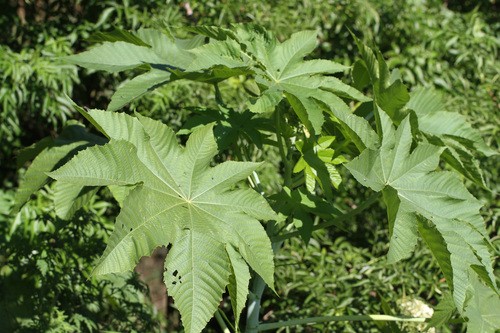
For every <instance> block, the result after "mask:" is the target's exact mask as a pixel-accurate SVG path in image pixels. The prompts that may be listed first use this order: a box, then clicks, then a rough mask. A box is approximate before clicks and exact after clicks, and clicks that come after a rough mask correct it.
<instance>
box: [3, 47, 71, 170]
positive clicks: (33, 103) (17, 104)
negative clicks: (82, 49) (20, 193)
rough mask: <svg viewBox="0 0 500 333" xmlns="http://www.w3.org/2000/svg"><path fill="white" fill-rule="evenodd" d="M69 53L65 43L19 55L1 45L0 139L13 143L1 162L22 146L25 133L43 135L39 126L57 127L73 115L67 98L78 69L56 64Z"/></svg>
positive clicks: (4, 148) (4, 151)
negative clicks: (58, 59)
mask: <svg viewBox="0 0 500 333" xmlns="http://www.w3.org/2000/svg"><path fill="white" fill-rule="evenodd" d="M69 52H70V51H69V47H68V45H67V43H66V41H64V40H62V39H61V40H50V41H48V42H47V44H46V45H42V46H39V47H37V48H36V49H30V50H23V51H21V52H20V53H16V52H14V51H12V50H11V49H10V48H9V47H8V46H4V45H0V73H2V83H1V84H0V105H1V111H0V118H1V119H2V123H1V124H0V137H1V138H2V140H5V142H12V144H11V145H9V146H2V149H1V151H0V159H2V160H3V159H6V158H10V157H11V155H12V153H13V148H19V147H20V146H21V142H20V139H21V137H22V135H26V134H25V133H23V130H24V131H26V130H28V129H29V130H31V131H35V133H40V134H42V135H43V129H44V127H43V126H40V123H44V124H45V125H44V126H47V127H58V126H59V125H60V124H61V123H64V122H65V121H66V119H67V118H68V116H69V115H70V114H71V107H70V106H69V105H68V103H67V102H65V101H64V94H70V93H71V91H72V89H73V85H74V84H75V83H76V82H78V76H77V71H76V67H75V66H72V65H68V64H62V63H61V62H60V61H59V62H56V61H54V60H53V58H54V57H56V56H59V55H61V54H67V53H69ZM40 134H39V135H40ZM7 149H8V150H7Z"/></svg>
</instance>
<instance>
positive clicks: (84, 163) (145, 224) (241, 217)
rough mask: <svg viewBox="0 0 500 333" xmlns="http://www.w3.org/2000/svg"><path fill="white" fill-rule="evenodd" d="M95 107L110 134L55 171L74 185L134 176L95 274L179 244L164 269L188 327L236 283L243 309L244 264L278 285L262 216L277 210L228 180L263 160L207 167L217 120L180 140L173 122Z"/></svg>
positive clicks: (127, 266) (125, 181)
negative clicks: (103, 142) (181, 143)
mask: <svg viewBox="0 0 500 333" xmlns="http://www.w3.org/2000/svg"><path fill="white" fill-rule="evenodd" d="M88 117H89V118H91V119H92V120H93V122H95V123H97V124H99V126H100V128H102V130H103V131H104V132H105V134H106V135H107V136H108V137H109V138H110V139H111V141H110V142H109V143H108V144H106V145H104V146H99V147H92V148H90V149H87V150H84V151H82V152H80V153H79V154H78V155H77V156H75V157H74V158H73V159H72V160H71V161H70V162H68V163H67V164H65V165H64V166H63V167H61V168H60V169H58V170H56V171H54V172H52V173H50V176H51V177H53V178H55V179H56V180H57V181H58V182H61V183H70V184H73V185H74V186H103V185H113V186H116V185H118V186H123V185H126V186H131V185H136V187H135V188H134V189H132V190H131V191H130V194H129V195H128V196H127V197H126V199H125V201H124V202H123V206H122V210H121V212H120V214H119V215H118V217H117V220H116V224H115V230H114V232H113V234H112V235H111V237H110V238H109V242H108V246H107V248H106V250H105V252H104V254H103V256H102V258H101V260H100V261H99V263H98V264H97V266H96V267H95V269H94V274H107V273H114V272H123V271H127V270H132V269H133V268H134V267H135V265H136V264H137V262H138V261H139V259H140V258H141V257H142V256H146V255H150V254H151V252H152V251H153V250H154V249H155V248H156V247H158V246H161V245H165V246H166V245H168V244H172V248H171V250H170V252H169V255H168V257H167V260H166V262H165V268H166V269H165V274H164V278H165V283H166V285H167V287H168V289H169V293H170V294H171V295H172V296H173V298H174V300H175V302H176V305H177V307H178V308H179V310H180V312H181V316H182V319H183V323H184V326H185V329H186V331H187V332H200V331H201V330H202V329H203V327H204V326H205V325H206V323H207V322H208V320H209V319H210V318H211V317H212V315H213V313H214V312H215V310H216V309H217V307H218V305H219V302H220V301H221V299H222V294H223V292H224V290H225V288H226V286H227V285H228V284H229V283H233V285H231V286H229V287H228V288H229V290H230V291H231V290H233V291H231V293H232V297H234V304H236V305H235V309H236V310H237V311H241V304H243V303H244V302H245V300H244V299H241V298H242V297H245V296H246V291H245V288H248V286H246V287H245V286H244V285H245V280H246V277H247V276H248V273H247V270H248V268H247V265H249V266H250V267H251V268H252V269H253V270H254V271H255V272H257V273H258V274H259V275H260V276H261V277H262V278H263V279H264V281H265V282H266V283H267V284H268V285H269V286H271V287H273V284H274V280H273V271H274V266H273V259H272V258H273V252H272V249H271V242H270V240H269V238H268V236H267V234H266V232H265V230H264V228H263V227H262V225H261V224H260V222H259V220H270V219H275V218H276V216H275V213H274V212H273V210H272V209H271V208H270V207H269V205H268V204H267V202H266V200H265V199H264V198H263V197H262V196H261V195H259V194H258V193H257V192H255V191H253V190H251V189H244V188H240V189H231V188H232V186H233V185H234V184H235V183H236V182H238V181H240V180H243V179H245V178H246V177H247V176H248V175H250V174H251V173H252V172H253V171H254V170H255V169H256V168H257V167H258V166H259V164H258V163H248V162H232V161H229V162H225V163H222V164H220V165H217V166H215V167H210V166H209V164H210V162H211V160H212V158H213V156H214V155H215V154H216V153H217V145H216V142H215V139H214V136H213V129H212V126H204V127H202V128H200V129H197V130H196V131H194V132H193V133H192V134H191V136H190V137H189V140H188V141H187V143H186V147H185V148H182V147H180V146H179V145H178V143H177V140H176V137H175V134H174V133H173V132H172V131H171V130H170V129H169V128H168V127H167V126H166V125H164V124H162V123H160V122H157V121H153V120H151V119H149V118H145V117H142V116H139V115H138V116H137V117H138V118H135V117H131V116H128V115H126V114H118V113H107V112H103V111H98V110H91V111H89V113H88ZM231 249H232V250H231ZM231 251H234V252H235V253H233V252H231ZM236 254H238V255H239V256H241V257H242V258H243V259H244V262H245V264H244V265H243V264H242V262H241V261H238V255H236ZM231 276H233V277H231ZM235 290H236V292H234V291H235ZM234 304H233V305H234Z"/></svg>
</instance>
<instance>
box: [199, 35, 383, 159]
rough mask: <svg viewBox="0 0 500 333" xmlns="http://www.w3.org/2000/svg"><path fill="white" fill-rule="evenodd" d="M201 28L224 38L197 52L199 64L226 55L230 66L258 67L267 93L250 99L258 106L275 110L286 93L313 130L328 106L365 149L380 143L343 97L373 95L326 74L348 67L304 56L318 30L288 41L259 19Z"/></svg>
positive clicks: (259, 79) (363, 98) (318, 128)
mask: <svg viewBox="0 0 500 333" xmlns="http://www.w3.org/2000/svg"><path fill="white" fill-rule="evenodd" d="M197 32H199V33H205V34H206V35H207V36H209V37H212V38H217V39H219V40H218V41H216V42H215V43H217V48H216V49H217V52H212V53H211V54H209V53H208V50H207V49H205V50H204V51H205V52H206V53H204V58H203V59H199V58H197V60H196V62H197V67H196V69H198V70H200V69H208V68H211V67H212V66H215V65H216V64H217V63H222V61H224V62H225V64H228V65H230V66H248V67H250V68H252V71H253V72H254V73H255V76H256V78H255V79H256V82H257V83H258V84H259V85H260V86H261V87H262V94H261V96H259V97H258V98H257V99H256V100H255V101H252V102H251V103H249V108H250V110H251V111H252V112H256V113H265V112H271V111H273V110H274V109H275V108H276V106H277V105H278V104H279V103H280V102H281V101H282V100H283V99H286V100H287V101H288V102H289V104H290V105H291V106H292V108H293V110H294V111H295V113H296V114H297V116H298V117H299V119H300V120H301V122H302V123H303V124H305V125H306V126H307V127H308V129H309V130H310V131H311V132H313V131H314V132H316V133H319V132H320V131H321V126H322V124H323V123H324V121H325V119H324V112H327V113H329V114H331V115H333V116H334V117H335V118H336V119H337V120H338V121H339V122H340V123H341V124H342V125H344V126H346V127H347V128H348V129H350V130H349V131H345V132H346V134H347V136H348V137H351V138H352V139H353V141H354V142H355V143H356V144H357V145H358V146H359V147H360V148H361V149H364V148H365V147H375V146H376V145H377V140H378V138H377V136H376V134H375V132H374V131H373V130H372V128H371V127H370V126H369V124H368V122H367V121H366V120H365V119H363V118H360V117H358V116H356V115H354V114H352V112H351V110H350V108H349V107H348V106H347V104H346V103H345V102H344V101H343V100H342V99H341V98H340V97H345V98H349V99H354V100H359V101H367V100H369V98H367V97H366V96H364V95H363V94H362V93H360V92H359V91H358V90H356V89H354V88H353V87H351V86H349V85H347V84H345V83H343V82H342V81H340V80H338V79H337V78H335V77H333V76H328V75H325V74H335V73H339V72H342V71H345V70H347V69H348V67H346V66H343V65H341V64H338V63H335V62H333V61H329V60H303V59H304V57H305V56H307V55H308V54H310V53H311V52H312V51H313V50H314V49H315V48H316V45H317V33H316V32H315V31H301V32H298V33H295V34H293V35H292V36H291V37H290V39H288V40H286V41H284V42H283V43H280V42H278V41H277V39H276V38H275V37H274V36H273V35H271V34H270V33H268V32H266V31H265V30H264V29H262V28H261V27H259V26H255V25H235V26H233V29H232V30H231V31H228V30H227V29H221V28H215V27H211V28H205V29H197ZM237 44H239V45H240V49H239V50H238V52H236V51H234V50H235V49H236V45H237ZM221 50H225V51H224V52H221ZM220 54H224V55H225V57H231V55H232V54H236V55H235V56H234V57H232V61H233V62H228V60H227V59H226V58H223V59H218V57H220ZM202 60H203V61H202ZM339 96H340V97H339Z"/></svg>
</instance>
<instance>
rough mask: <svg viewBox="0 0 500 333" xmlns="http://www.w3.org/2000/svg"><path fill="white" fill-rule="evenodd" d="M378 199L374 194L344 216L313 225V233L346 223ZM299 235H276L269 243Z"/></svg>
mask: <svg viewBox="0 0 500 333" xmlns="http://www.w3.org/2000/svg"><path fill="white" fill-rule="evenodd" d="M379 197H380V193H374V194H373V195H372V196H371V197H369V198H368V199H367V200H366V201H364V202H363V203H362V204H361V205H359V207H357V208H356V209H353V210H351V211H349V212H347V213H345V214H342V215H339V216H337V217H336V218H334V219H333V220H331V221H327V222H323V223H320V224H318V225H315V226H314V227H313V231H316V230H320V229H326V228H328V227H331V226H332V225H335V224H337V223H339V222H343V221H346V220H348V219H350V218H352V217H354V216H356V215H358V214H359V213H361V212H362V211H364V210H365V209H366V208H368V207H370V206H371V205H372V204H373V203H375V202H376V201H377V200H378V198H379ZM299 235H300V233H299V232H298V231H294V232H289V233H286V234H283V235H277V236H274V237H271V241H272V242H273V243H274V242H282V241H284V240H286V239H290V238H293V237H297V236H299Z"/></svg>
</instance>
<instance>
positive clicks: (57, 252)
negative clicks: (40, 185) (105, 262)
mask: <svg viewBox="0 0 500 333" xmlns="http://www.w3.org/2000/svg"><path fill="white" fill-rule="evenodd" d="M0 196H1V199H0V207H2V210H1V212H0V235H1V236H0V252H1V253H2V255H1V256H0V295H1V296H0V330H1V331H2V332H28V331H29V332H68V331H71V332H73V331H78V332H100V331H102V330H115V331H124V330H126V331H134V332H139V331H144V330H147V331H150V330H156V329H157V327H158V326H159V322H160V318H157V317H156V315H155V314H154V309H153V308H152V307H151V306H150V305H149V304H147V300H146V298H145V297H144V292H145V285H143V284H142V283H141V282H140V281H139V280H138V279H137V276H136V275H135V274H131V273H127V274H124V275H115V276H111V277H110V278H108V279H106V280H104V279H96V278H94V277H92V276H91V270H92V264H93V262H94V260H96V259H97V258H98V256H99V255H100V253H101V252H102V251H103V250H104V247H105V241H106V239H107V237H108V234H109V228H110V224H109V223H110V222H108V221H106V220H105V219H103V218H101V217H98V215H102V212H103V211H104V210H106V208H107V207H109V204H107V203H105V202H103V201H99V200H93V201H91V203H90V205H88V206H89V208H90V209H91V210H90V211H87V212H82V213H79V214H78V215H77V217H75V219H74V221H75V223H68V222H66V221H63V220H60V219H58V218H57V217H56V215H55V211H54V209H53V206H52V205H50V204H49V203H50V202H51V201H52V200H53V199H54V198H53V197H54V195H53V191H52V189H51V188H49V187H45V188H44V189H43V190H41V191H40V192H39V194H38V195H37V197H36V200H33V201H31V202H29V203H28V204H27V205H26V206H25V207H24V208H23V209H22V210H21V211H20V213H19V214H17V215H15V216H9V214H8V211H9V209H10V208H12V205H13V203H14V193H13V192H11V191H9V192H4V191H1V192H0Z"/></svg>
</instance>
